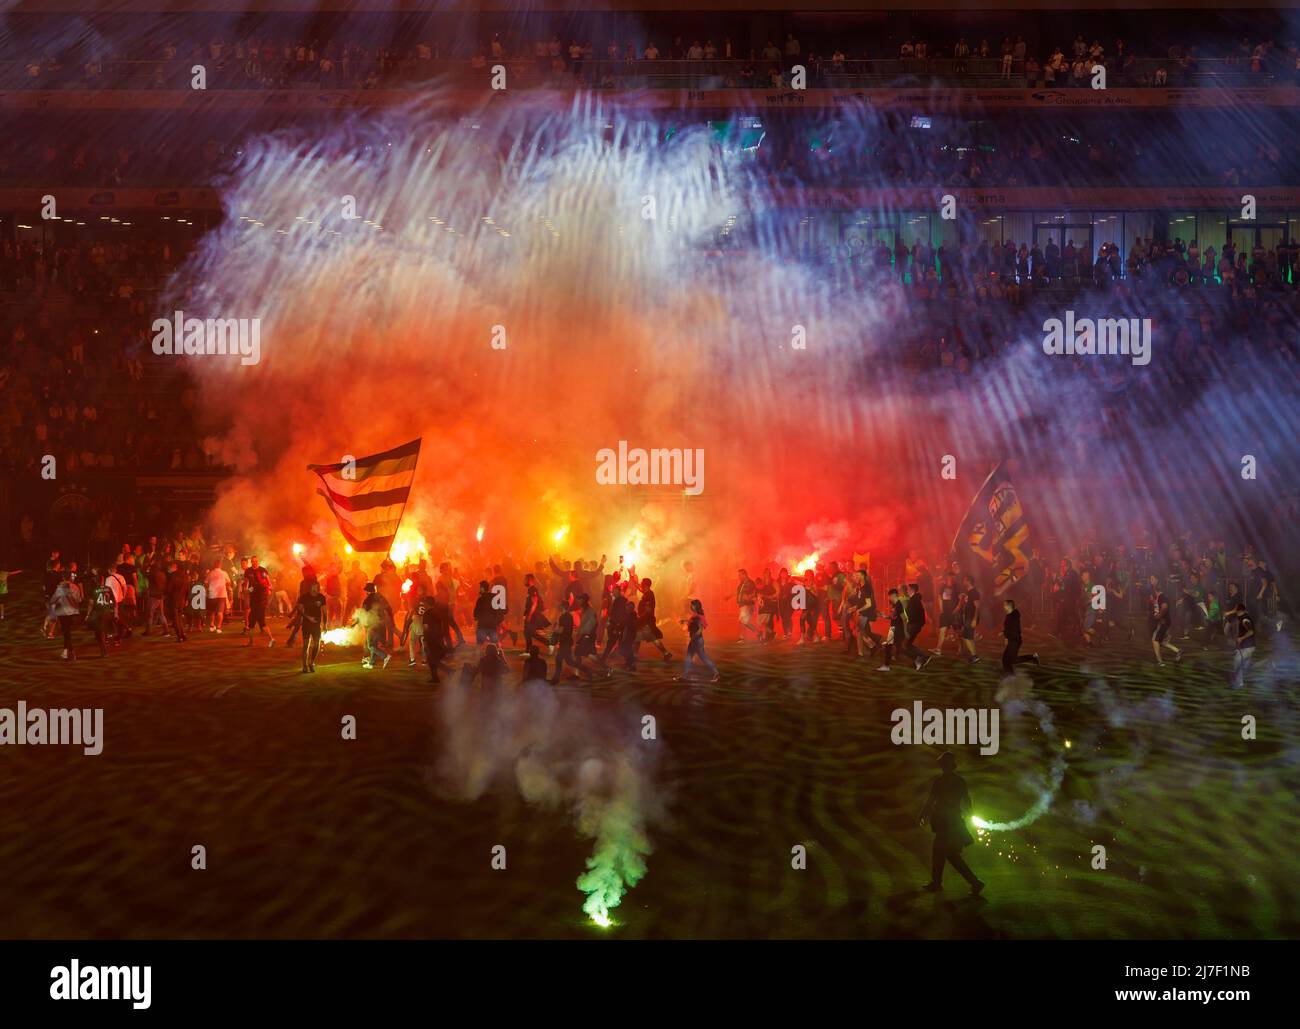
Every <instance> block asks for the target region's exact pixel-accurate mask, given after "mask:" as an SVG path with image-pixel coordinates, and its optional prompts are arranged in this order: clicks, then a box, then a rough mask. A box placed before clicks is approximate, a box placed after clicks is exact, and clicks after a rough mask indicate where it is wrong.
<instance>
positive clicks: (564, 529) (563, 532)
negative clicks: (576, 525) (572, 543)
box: [551, 525, 569, 543]
mask: <svg viewBox="0 0 1300 1029" xmlns="http://www.w3.org/2000/svg"><path fill="white" fill-rule="evenodd" d="M567 535H569V527H568V526H567V525H561V526H560V527H559V528H558V529H556V530H555V532H554V534H553V535H552V536H551V539H553V540H555V542H556V543H559V542H560V540H562V539H564V537H565V536H567Z"/></svg>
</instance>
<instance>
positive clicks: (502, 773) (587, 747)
mask: <svg viewBox="0 0 1300 1029" xmlns="http://www.w3.org/2000/svg"><path fill="white" fill-rule="evenodd" d="M438 708H439V714H440V721H441V732H442V746H441V753H440V755H439V758H438V763H437V772H438V778H439V782H440V788H441V792H442V793H443V794H444V795H445V796H446V797H448V798H449V799H452V800H457V801H472V800H476V799H478V798H479V797H480V796H482V795H483V794H484V793H486V792H487V791H488V790H490V789H493V788H504V787H509V786H513V788H515V789H517V790H518V792H519V795H520V796H521V797H522V798H523V799H524V800H525V801H527V802H528V803H529V804H532V805H535V806H537V807H538V808H539V809H541V810H543V811H548V812H554V811H561V810H565V811H567V812H568V813H569V815H570V817H571V818H572V820H573V825H574V828H575V829H576V830H577V832H578V834H579V836H581V837H583V838H585V839H592V840H594V841H595V842H594V847H593V850H592V853H591V856H590V857H589V858H587V870H586V871H585V872H584V873H583V874H582V875H580V876H579V877H578V879H577V886H578V889H580V890H581V891H582V892H583V893H584V894H586V899H585V901H584V902H583V906H582V907H583V911H585V912H586V913H587V914H588V915H589V916H590V917H591V919H592V921H593V922H595V923H596V924H597V925H601V926H602V927H603V926H607V925H609V924H611V922H610V918H609V913H610V911H611V910H613V909H614V908H616V907H618V905H619V904H620V903H621V902H622V900H623V897H624V895H625V894H626V893H627V891H628V890H630V889H631V888H632V887H634V886H635V885H636V884H637V883H638V882H640V881H641V879H642V878H643V877H644V876H645V874H646V859H647V857H648V856H649V855H650V853H651V851H652V849H653V848H652V846H651V842H650V835H649V829H650V826H651V825H652V824H654V823H655V822H656V821H657V820H658V819H659V818H661V817H662V813H663V810H664V804H665V801H664V798H663V796H662V794H661V791H660V789H659V788H658V787H657V785H656V783H655V772H656V769H657V765H658V760H659V744H658V743H657V742H655V741H643V740H642V739H641V734H640V724H639V722H637V720H636V719H635V718H633V717H631V716H630V715H629V714H628V713H627V712H625V711H621V710H620V709H619V708H617V707H615V706H614V705H611V704H609V703H602V702H600V701H597V700H593V699H592V698H590V697H588V696H586V695H585V694H578V693H573V694H568V693H559V692H557V691H555V690H554V689H552V688H551V687H549V686H547V685H546V684H544V683H539V682H530V683H525V684H524V685H523V686H521V687H519V688H517V689H516V688H514V687H496V688H493V687H488V688H484V689H474V688H470V687H464V686H460V685H452V686H447V687H444V688H443V690H442V692H441V694H440V695H439V699H438Z"/></svg>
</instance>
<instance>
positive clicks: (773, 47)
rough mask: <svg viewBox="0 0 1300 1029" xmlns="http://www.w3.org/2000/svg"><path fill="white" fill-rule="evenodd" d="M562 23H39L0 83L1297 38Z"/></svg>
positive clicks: (577, 67) (1103, 56)
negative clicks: (43, 26)
mask: <svg viewBox="0 0 1300 1029" xmlns="http://www.w3.org/2000/svg"><path fill="white" fill-rule="evenodd" d="M558 22H559V23H560V24H558V25H557V26H556V28H555V31H548V30H546V29H544V28H539V20H538V19H536V18H531V19H519V20H518V21H513V22H511V21H508V20H507V22H506V23H505V24H502V25H501V26H500V28H499V30H497V31H493V29H492V28H491V27H490V26H489V27H487V28H481V27H480V26H479V25H465V24H456V23H455V22H454V21H444V22H443V23H442V24H434V23H432V22H425V23H423V24H421V23H418V22H410V23H408V24H407V25H406V26H403V27H402V28H399V29H397V30H396V31H395V30H394V26H393V25H392V24H391V23H390V22H388V21H387V20H385V19H375V18H373V17H368V16H367V15H365V14H364V13H361V14H358V15H356V16H355V17H349V18H343V19H341V20H338V21H337V22H336V23H335V24H333V25H331V26H328V27H326V26H319V27H317V29H315V30H314V31H313V32H311V33H310V34H306V33H303V32H302V31H301V27H300V26H299V25H297V24H296V23H295V22H294V21H293V20H292V19H289V20H286V21H282V22H279V23H278V24H277V20H276V19H274V18H266V19H259V21H258V25H259V27H257V28H253V29H251V30H249V31H239V30H237V29H235V28H234V27H233V26H230V25H220V24H219V23H218V24H213V23H212V22H210V21H208V20H206V19H202V18H201V16H200V17H199V18H196V19H195V20H194V21H193V22H192V23H191V26H190V27H189V28H188V29H185V28H182V29H180V30H179V31H177V32H175V33H173V34H171V35H169V36H168V37H167V38H164V39H159V38H157V37H156V36H155V35H152V34H151V35H148V36H143V37H142V36H140V35H139V34H138V33H135V32H133V31H131V30H130V29H129V28H123V27H121V26H117V27H107V26H105V27H104V29H103V30H102V31H95V32H93V33H87V35H86V37H83V39H82V40H81V41H79V42H78V43H77V44H76V45H73V46H70V47H69V46H50V45H48V44H46V43H45V42H44V41H43V37H42V34H41V32H40V26H39V22H32V23H29V25H28V26H27V29H28V31H27V32H25V33H21V34H19V33H15V34H13V35H12V36H11V37H9V39H8V40H7V45H4V46H0V86H3V87H4V88H22V87H26V88H38V89H52V88H76V89H105V88H136V89H141V88H154V89H176V88H189V87H190V81H191V76H192V71H191V69H192V68H193V66H194V65H196V64H199V65H203V66H204V67H205V68H206V69H208V75H209V82H208V85H209V88H226V89H230V88H269V89H288V88H293V87H312V88H320V89H339V88H380V87H384V88H392V87H394V86H400V85H403V84H410V83H416V82H422V81H427V80H429V79H432V78H435V77H437V76H439V75H445V74H447V73H448V72H449V71H454V70H457V69H464V68H469V69H475V68H483V67H485V66H486V65H487V64H488V63H489V62H491V63H498V62H503V61H510V62H515V63H516V64H517V65H518V64H522V65H523V66H524V70H525V71H526V73H529V75H530V77H531V78H532V79H533V80H534V81H537V80H545V79H548V78H555V77H571V78H572V77H578V78H583V79H585V80H587V81H589V82H590V83H591V84H593V85H606V86H615V85H619V84H622V83H623V82H624V81H625V80H626V79H628V78H629V77H640V76H644V75H647V74H650V75H655V76H664V75H670V74H671V75H675V76H678V77H680V79H681V82H682V83H683V84H689V85H691V86H692V88H707V87H709V86H711V85H721V86H729V87H745V86H761V87H776V88H784V87H785V86H786V85H788V84H789V72H790V69H791V67H792V66H794V65H796V64H799V65H802V66H804V67H805V68H806V69H807V70H808V72H809V74H810V76H811V82H810V83H809V84H810V85H835V84H837V82H838V81H840V80H851V84H874V83H881V82H883V83H888V82H891V81H897V80H907V81H915V80H916V79H917V78H926V77H929V78H934V79H939V80H945V81H957V82H961V81H975V82H981V81H990V80H993V81H1002V82H1004V83H1009V82H1015V83H1016V84H1022V83H1028V84H1031V85H1039V84H1041V85H1045V86H1049V87H1051V86H1058V87H1059V86H1078V87H1082V86H1086V85H1088V84H1089V83H1090V81H1091V77H1092V74H1093V71H1094V69H1095V68H1096V67H1097V66H1098V65H1104V66H1105V67H1106V68H1107V69H1108V74H1109V76H1110V77H1111V79H1110V81H1111V84H1114V85H1126V86H1157V87H1158V86H1165V85H1193V84H1197V83H1199V82H1202V81H1205V82H1208V83H1214V84H1224V83H1229V84H1236V83H1264V82H1272V81H1283V82H1288V83H1289V82H1292V81H1294V80H1295V79H1296V76H1297V75H1298V74H1300V59H1298V55H1297V51H1296V46H1295V43H1294V42H1292V41H1290V40H1283V41H1282V42H1278V41H1277V40H1275V39H1274V38H1272V37H1271V36H1269V35H1267V34H1266V33H1267V29H1261V30H1257V31H1258V34H1256V35H1252V36H1251V37H1248V38H1241V39H1239V40H1236V41H1233V40H1232V39H1230V38H1229V37H1228V36H1227V35H1226V34H1225V31H1224V27H1223V26H1220V25H1213V24H1211V25H1207V26H1206V27H1205V28H1204V29H1203V30H1202V31H1198V30H1197V29H1196V28H1194V27H1191V26H1188V27H1185V28H1181V27H1180V29H1179V30H1176V31H1175V33H1173V34H1172V35H1173V36H1174V37H1175V38H1171V33H1170V31H1169V29H1168V28H1167V21H1161V22H1152V23H1151V24H1150V25H1149V26H1139V25H1137V24H1136V23H1130V24H1131V25H1132V27H1133V29H1134V32H1135V33H1137V35H1134V36H1132V37H1131V38H1130V39H1129V40H1128V41H1126V40H1125V39H1123V38H1114V37H1113V35H1112V34H1111V33H1110V31H1108V28H1107V27H1106V26H1105V25H1104V24H1103V23H1102V21H1101V20H1099V21H1098V22H1097V24H1096V25H1094V26H1089V28H1090V29H1091V30H1092V31H1089V32H1088V33H1086V34H1085V33H1084V32H1078V33H1077V34H1076V35H1075V37H1074V39H1073V40H1072V41H1069V42H1067V39H1068V29H1067V30H1066V32H1065V33H1061V34H1060V35H1057V31H1058V30H1057V29H1056V28H1055V26H1053V27H1052V28H1050V29H1048V28H1041V29H1039V30H1037V31H1035V30H1033V29H1027V30H1026V31H1025V32H1023V33H1016V32H999V31H997V27H996V26H993V30H992V31H990V32H988V33H986V34H971V35H969V36H967V35H965V34H963V32H962V31H961V30H960V29H959V28H938V27H935V26H934V25H924V26H923V25H919V24H917V25H915V26H914V25H912V24H911V22H910V21H909V20H908V19H907V18H906V17H903V18H900V19H891V21H890V23H889V24H888V26H887V27H886V29H885V30H884V31H881V27H880V25H879V23H878V22H875V21H864V22H863V24H862V25H861V26H860V27H854V26H853V25H851V24H847V23H844V22H843V21H840V22H838V23H837V24H836V25H835V26H834V28H830V27H826V28H820V27H817V26H815V25H814V24H811V23H810V22H808V21H807V20H804V21H803V23H802V24H801V25H794V24H791V25H789V26H788V28H787V30H786V31H784V32H781V31H778V32H772V33H770V34H769V33H768V32H766V31H764V29H760V28H756V27H755V26H754V25H753V23H752V21H750V20H749V19H743V18H740V17H737V18H733V19H726V18H723V19H722V20H721V21H719V22H718V23H717V24H715V25H713V26H711V27H710V28H708V29H705V30H704V31H699V27H698V26H696V27H695V28H694V30H693V31H692V29H689V28H684V27H683V25H682V21H681V19H680V18H676V19H675V18H672V17H667V18H664V17H658V16H655V15H646V16H643V17H641V18H638V19H636V20H629V19H627V18H626V17H620V16H617V15H611V16H610V17H609V18H607V19H603V18H600V17H586V18H582V19H580V21H579V23H578V24H574V23H571V22H569V20H568V19H567V18H566V17H564V16H560V18H559V19H558ZM205 24H207V25H210V26H211V27H210V28H207V29H206V30H205V28H204V27H203V26H204V25H205ZM769 27H770V26H769ZM1072 27H1082V26H1072ZM1138 36H1141V37H1142V38H1140V39H1139V38H1138ZM1103 38H1106V39H1109V40H1112V41H1110V42H1107V43H1103V42H1102V41H1101V40H1102V39H1103ZM1192 40H1195V42H1192Z"/></svg>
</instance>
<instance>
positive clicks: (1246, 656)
mask: <svg viewBox="0 0 1300 1029" xmlns="http://www.w3.org/2000/svg"><path fill="white" fill-rule="evenodd" d="M1234 619H1235V621H1236V625H1237V636H1236V639H1235V640H1234V641H1233V642H1234V644H1235V645H1236V648H1237V649H1236V652H1235V653H1234V654H1233V655H1232V688H1233V689H1234V690H1237V689H1241V687H1243V686H1245V685H1246V673H1247V672H1249V671H1250V665H1251V662H1252V661H1253V660H1254V657H1255V622H1254V620H1253V619H1252V618H1251V617H1250V615H1249V614H1247V613H1246V605H1245V604H1242V603H1241V602H1238V603H1237V606H1236V607H1235V608H1234Z"/></svg>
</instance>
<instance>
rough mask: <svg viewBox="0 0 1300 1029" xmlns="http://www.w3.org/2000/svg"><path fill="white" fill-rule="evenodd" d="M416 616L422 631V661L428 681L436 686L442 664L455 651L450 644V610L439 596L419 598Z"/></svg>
mask: <svg viewBox="0 0 1300 1029" xmlns="http://www.w3.org/2000/svg"><path fill="white" fill-rule="evenodd" d="M426 601H427V602H426ZM417 616H418V618H419V619H420V625H421V627H422V628H423V630H424V632H423V633H422V634H421V636H420V645H421V646H422V647H423V648H424V661H425V663H426V664H427V665H428V666H429V681H430V682H431V683H433V684H434V685H435V686H436V685H437V684H438V681H439V680H438V672H439V670H440V669H441V667H442V663H443V662H444V661H445V660H446V659H447V657H448V655H450V654H451V653H452V651H453V650H454V649H455V648H454V647H452V644H451V609H450V608H448V607H447V605H446V603H445V602H444V601H443V600H442V599H441V597H440V596H438V597H434V598H427V597H426V598H421V603H420V604H419V605H418V606H417Z"/></svg>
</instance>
